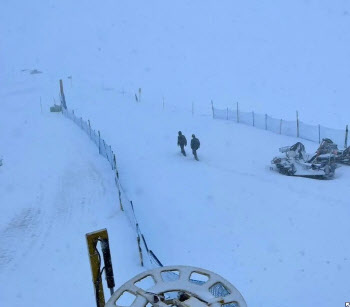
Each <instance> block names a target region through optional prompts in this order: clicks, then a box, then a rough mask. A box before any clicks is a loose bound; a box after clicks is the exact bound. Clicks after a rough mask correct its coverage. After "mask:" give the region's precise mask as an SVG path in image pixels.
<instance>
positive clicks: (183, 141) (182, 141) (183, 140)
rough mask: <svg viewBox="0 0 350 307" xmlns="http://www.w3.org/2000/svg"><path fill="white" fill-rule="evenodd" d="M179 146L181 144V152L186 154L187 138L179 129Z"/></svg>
mask: <svg viewBox="0 0 350 307" xmlns="http://www.w3.org/2000/svg"><path fill="white" fill-rule="evenodd" d="M177 146H180V148H181V153H182V154H183V155H184V156H186V151H185V146H187V140H186V137H185V136H184V135H183V134H182V132H181V131H179V136H178V137H177Z"/></svg>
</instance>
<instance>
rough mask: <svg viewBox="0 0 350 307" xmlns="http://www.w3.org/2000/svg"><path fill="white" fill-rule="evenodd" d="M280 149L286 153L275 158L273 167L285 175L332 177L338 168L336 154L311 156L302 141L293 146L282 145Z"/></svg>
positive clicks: (318, 177)
mask: <svg viewBox="0 0 350 307" xmlns="http://www.w3.org/2000/svg"><path fill="white" fill-rule="evenodd" d="M279 151H280V152H281V153H284V155H283V156H277V157H275V158H273V160H272V161H271V164H272V167H271V168H272V169H276V170H278V171H279V172H280V173H281V174H283V175H288V176H298V177H306V178H313V179H330V178H332V177H333V176H334V173H335V169H336V168H337V165H336V163H335V155H334V154H331V153H326V154H319V155H314V156H310V155H309V154H307V153H306V151H305V146H304V145H303V144H302V143H300V142H297V143H296V144H294V145H292V146H285V147H281V148H280V149H279Z"/></svg>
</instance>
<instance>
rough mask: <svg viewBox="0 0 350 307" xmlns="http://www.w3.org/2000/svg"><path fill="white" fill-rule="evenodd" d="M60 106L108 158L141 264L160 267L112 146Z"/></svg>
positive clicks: (215, 291) (217, 290)
mask: <svg viewBox="0 0 350 307" xmlns="http://www.w3.org/2000/svg"><path fill="white" fill-rule="evenodd" d="M61 101H62V100H61ZM61 106H62V114H63V115H64V116H65V117H67V118H69V119H71V120H72V121H73V122H74V123H75V124H76V125H77V126H79V127H80V128H81V129H82V130H83V131H84V132H85V133H86V134H87V135H88V137H89V138H90V140H91V141H92V142H93V143H94V144H95V145H96V147H98V151H99V154H100V155H102V156H103V157H105V158H106V159H107V160H108V162H109V164H110V166H111V168H112V170H113V171H114V180H115V185H116V188H117V191H118V198H119V204H120V208H121V210H122V211H124V212H125V214H126V216H127V217H128V219H129V221H130V223H131V226H132V227H133V229H134V231H135V234H136V240H137V246H138V248H139V256H140V263H141V265H142V266H145V267H147V268H148V269H153V268H155V267H162V266H163V264H162V263H161V261H160V260H159V259H158V257H157V256H156V254H155V253H154V252H153V251H152V250H151V249H150V248H149V246H148V244H147V241H146V239H145V236H144V235H143V233H142V231H141V229H140V224H139V222H138V219H137V217H136V214H135V209H134V204H133V202H132V200H130V199H129V197H128V195H127V193H126V192H125V190H124V188H123V186H122V184H121V182H120V180H119V174H118V170H117V163H116V157H115V154H114V152H113V150H112V147H111V146H110V145H108V144H107V142H106V141H105V140H104V139H103V138H102V137H101V133H100V131H96V130H94V129H92V128H91V124H90V121H89V120H88V121H85V120H84V119H83V118H82V117H78V116H76V114H75V113H74V111H73V110H72V111H71V110H69V109H68V108H66V103H65V101H64V104H63V103H62V104H61ZM64 106H65V107H64ZM163 278H164V279H165V280H167V281H171V280H176V278H177V276H176V274H175V273H174V272H171V271H169V272H166V273H165V275H164V276H163ZM191 281H192V282H194V283H197V284H202V283H203V282H202V281H200V280H195V279H191ZM209 291H210V292H211V293H212V295H213V296H214V297H224V296H226V295H228V294H229V292H228V291H227V289H226V288H225V287H224V286H222V285H221V284H218V285H216V286H215V287H214V286H213V287H211V288H210V289H209ZM226 305H227V307H235V306H237V305H236V304H235V303H230V304H226Z"/></svg>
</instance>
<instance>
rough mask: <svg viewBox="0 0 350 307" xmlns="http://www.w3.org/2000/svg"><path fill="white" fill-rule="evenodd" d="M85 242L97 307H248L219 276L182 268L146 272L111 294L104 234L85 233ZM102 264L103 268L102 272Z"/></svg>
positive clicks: (108, 254) (110, 279) (107, 252)
mask: <svg viewBox="0 0 350 307" xmlns="http://www.w3.org/2000/svg"><path fill="white" fill-rule="evenodd" d="M86 239H87V244H88V250H89V257H90V264H91V271H92V277H93V284H94V289H95V298H96V305H97V307H126V306H131V307H146V306H147V307H149V306H155V307H166V306H172V307H189V306H191V307H206V306H212V307H247V304H246V302H245V300H244V298H243V296H242V295H241V293H240V292H239V291H238V290H237V289H236V288H235V287H234V286H233V285H232V284H231V283H230V282H228V281H227V280H225V279H224V278H222V277H221V276H219V275H218V274H215V273H213V272H210V271H208V270H204V269H201V268H196V267H190V266H183V265H177V266H161V267H157V268H155V269H152V270H148V271H145V272H143V273H141V274H138V275H137V276H135V277H134V278H132V279H130V280H129V281H128V282H126V283H124V284H123V285H122V286H121V287H119V289H118V290H117V291H115V292H114V286H115V283H114V275H113V269H112V260H111V255H110V249H109V239H108V233H107V230H106V229H102V230H100V231H95V232H91V233H88V234H86ZM98 243H100V244H101V249H102V254H103V257H101V255H100V252H99V251H98V248H97V245H98ZM102 258H103V261H102ZM102 262H103V263H102ZM102 264H104V267H103V268H102V269H101V266H102ZM103 271H104V272H105V275H106V283H107V286H108V288H109V289H110V292H111V297H110V298H109V300H108V302H107V303H105V299H104V291H103V282H102V273H103Z"/></svg>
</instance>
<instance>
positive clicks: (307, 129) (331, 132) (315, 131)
mask: <svg viewBox="0 0 350 307" xmlns="http://www.w3.org/2000/svg"><path fill="white" fill-rule="evenodd" d="M212 113H213V118H214V119H225V120H230V121H234V122H237V123H240V124H245V125H248V126H253V127H256V128H258V129H263V130H267V131H271V132H274V133H278V134H282V135H287V136H292V137H299V138H301V139H305V140H308V141H313V142H318V143H321V141H322V139H324V138H329V139H331V140H332V141H333V142H335V143H336V144H338V145H339V146H344V147H345V148H346V147H347V144H348V125H346V127H345V128H344V129H334V128H328V127H325V126H322V125H310V124H307V123H304V122H302V121H300V120H299V118H298V112H297V116H296V120H295V121H290V120H284V119H278V118H274V117H271V116H269V115H267V114H259V113H255V112H244V111H241V110H240V109H239V108H238V104H237V107H236V109H230V108H226V109H218V108H215V107H214V105H213V104H212Z"/></svg>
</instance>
